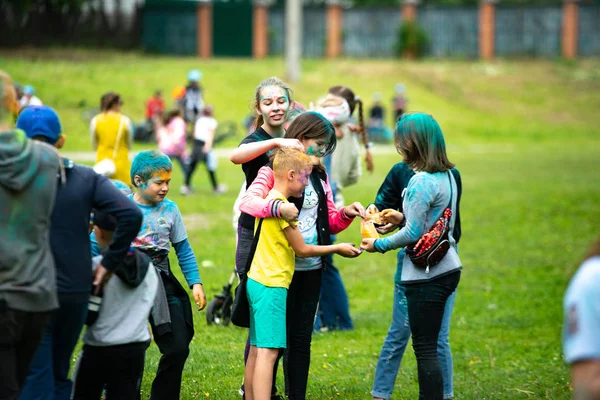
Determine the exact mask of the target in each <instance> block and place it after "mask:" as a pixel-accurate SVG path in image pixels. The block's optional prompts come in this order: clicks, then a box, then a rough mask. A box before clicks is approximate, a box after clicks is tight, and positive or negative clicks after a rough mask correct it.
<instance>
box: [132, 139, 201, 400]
mask: <svg viewBox="0 0 600 400" xmlns="http://www.w3.org/2000/svg"><path fill="white" fill-rule="evenodd" d="M172 170H173V164H171V160H170V159H169V157H168V156H167V155H166V154H163V153H161V152H160V151H157V150H146V151H142V152H140V153H139V154H138V155H137V156H136V157H135V158H134V159H133V163H132V166H131V182H132V183H133V185H134V186H135V188H136V191H135V193H134V194H132V195H130V196H129V198H130V199H132V200H133V201H134V202H135V203H136V204H137V205H138V207H139V208H140V209H141V210H142V213H143V214H144V220H143V222H142V228H141V229H140V231H139V234H138V236H137V238H135V240H134V241H133V246H134V247H137V248H138V249H140V250H142V251H143V252H144V253H146V254H148V255H149V256H150V258H151V259H152V261H153V263H154V265H155V267H156V268H157V269H158V270H159V272H160V273H159V275H160V278H161V282H162V285H163V286H164V292H165V294H166V301H167V304H168V317H167V318H166V319H164V320H157V318H156V317H155V314H154V313H153V314H152V316H151V318H150V325H151V327H152V332H153V333H154V341H155V342H156V344H157V346H158V348H159V350H160V352H161V354H162V357H161V359H160V362H159V364H158V371H157V372H156V377H155V378H154V382H153V383H152V392H151V395H150V398H151V399H153V400H158V399H160V400H169V399H179V393H180V390H181V376H182V373H183V367H184V365H185V361H186V359H187V357H188V354H189V352H190V348H189V345H190V342H191V341H192V337H193V336H194V321H193V318H192V310H191V305H190V300H189V297H188V294H187V293H186V291H185V289H184V288H183V287H182V286H181V284H180V283H179V281H178V280H177V278H175V276H174V275H173V272H172V271H171V266H170V263H169V252H170V250H171V244H172V245H173V248H174V249H175V253H176V254H177V259H178V261H179V266H180V267H181V270H182V271H183V275H184V276H185V279H186V281H187V284H188V286H189V287H190V288H191V289H192V292H193V295H194V300H195V302H196V305H197V306H198V311H200V310H202V309H204V307H205V306H206V296H205V294H204V289H203V288H202V281H201V280H200V272H199V271H198V263H197V262H196V256H195V255H194V251H193V250H192V247H191V246H190V242H189V241H188V237H187V233H186V231H185V226H183V219H182V218H181V212H180V211H179V208H178V207H177V204H175V203H174V202H173V201H171V200H169V199H167V198H166V197H167V194H168V193H169V184H170V183H171V171H172Z"/></svg>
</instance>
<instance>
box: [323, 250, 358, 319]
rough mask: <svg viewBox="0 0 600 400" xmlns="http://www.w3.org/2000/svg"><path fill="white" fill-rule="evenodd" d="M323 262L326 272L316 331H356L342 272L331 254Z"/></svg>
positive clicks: (324, 273) (324, 272)
mask: <svg viewBox="0 0 600 400" xmlns="http://www.w3.org/2000/svg"><path fill="white" fill-rule="evenodd" d="M323 260H324V263H325V270H324V271H323V278H322V281H321V300H320V301H319V310H318V312H317V318H316V320H315V326H314V329H315V330H316V331H318V330H319V329H320V328H321V327H327V328H328V329H330V330H350V329H354V324H353V323H352V318H351V317H350V306H349V304H348V294H347V293H346V288H345V287H344V282H343V281H342V276H341V275H340V271H338V269H337V268H336V267H334V266H333V255H331V254H329V255H327V256H325V257H323Z"/></svg>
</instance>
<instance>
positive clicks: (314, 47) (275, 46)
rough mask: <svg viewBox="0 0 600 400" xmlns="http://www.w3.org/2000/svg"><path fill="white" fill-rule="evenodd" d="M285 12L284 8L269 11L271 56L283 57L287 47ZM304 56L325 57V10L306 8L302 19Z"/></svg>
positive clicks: (321, 8)
mask: <svg viewBox="0 0 600 400" xmlns="http://www.w3.org/2000/svg"><path fill="white" fill-rule="evenodd" d="M284 20H285V12H284V9H283V8H279V7H278V8H272V9H270V10H269V54H271V55H282V54H283V51H284V46H285V30H284ZM302 29H303V31H302V56H303V57H323V56H324V55H325V42H326V37H325V29H326V27H325V8H323V7H305V8H304V10H303V17H302Z"/></svg>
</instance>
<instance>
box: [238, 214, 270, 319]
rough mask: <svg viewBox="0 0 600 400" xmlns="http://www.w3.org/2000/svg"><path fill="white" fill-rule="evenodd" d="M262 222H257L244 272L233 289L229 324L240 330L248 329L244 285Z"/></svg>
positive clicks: (246, 281) (248, 311)
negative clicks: (233, 294) (233, 296)
mask: <svg viewBox="0 0 600 400" xmlns="http://www.w3.org/2000/svg"><path fill="white" fill-rule="evenodd" d="M262 223H263V220H262V219H260V220H259V221H258V227H257V228H256V232H255V233H254V240H253V241H252V247H250V254H249V255H248V261H247V262H246V266H245V267H244V271H243V272H240V274H239V275H240V283H239V284H238V286H237V287H236V288H235V298H234V299H233V304H232V305H231V323H232V324H234V325H235V326H239V327H242V328H250V304H249V303H248V293H247V289H246V285H247V284H248V271H250V267H251V266H252V259H253V258H254V253H255V252H256V246H257V245H258V237H259V236H260V228H261V226H262Z"/></svg>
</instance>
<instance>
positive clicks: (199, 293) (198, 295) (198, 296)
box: [192, 283, 206, 311]
mask: <svg viewBox="0 0 600 400" xmlns="http://www.w3.org/2000/svg"><path fill="white" fill-rule="evenodd" d="M192 294H193V295H194V301H195V302H196V305H197V306H198V311H202V310H204V307H206V295H205V294H204V288H203V287H202V284H201V283H196V284H195V285H194V286H192Z"/></svg>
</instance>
